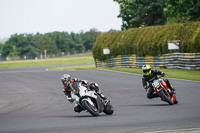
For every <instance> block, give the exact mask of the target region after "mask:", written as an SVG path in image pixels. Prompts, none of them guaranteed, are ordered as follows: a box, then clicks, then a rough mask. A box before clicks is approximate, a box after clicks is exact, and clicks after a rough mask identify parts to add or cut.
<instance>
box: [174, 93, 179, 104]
mask: <svg viewBox="0 0 200 133" xmlns="http://www.w3.org/2000/svg"><path fill="white" fill-rule="evenodd" d="M174 104H178V100H177V98H176V95H175V101H174Z"/></svg>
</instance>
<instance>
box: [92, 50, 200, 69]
mask: <svg viewBox="0 0 200 133" xmlns="http://www.w3.org/2000/svg"><path fill="white" fill-rule="evenodd" d="M95 64H96V67H103V68H105V67H124V68H141V67H142V66H143V65H144V64H149V65H151V67H153V68H163V67H165V68H178V69H199V70H200V53H172V54H164V56H161V57H158V56H155V57H153V56H149V57H139V56H136V55H134V54H133V55H130V56H129V55H119V56H117V57H111V58H109V59H107V60H105V61H99V60H95Z"/></svg>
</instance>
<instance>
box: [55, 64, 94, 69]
mask: <svg viewBox="0 0 200 133" xmlns="http://www.w3.org/2000/svg"><path fill="white" fill-rule="evenodd" d="M66 69H68V70H69V69H70V70H85V69H96V66H95V65H84V66H72V67H59V68H52V69H51V70H66Z"/></svg>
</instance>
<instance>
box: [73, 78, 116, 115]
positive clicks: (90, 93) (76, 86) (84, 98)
mask: <svg viewBox="0 0 200 133" xmlns="http://www.w3.org/2000/svg"><path fill="white" fill-rule="evenodd" d="M71 88H72V89H73V91H71V97H72V99H73V100H74V101H76V104H78V105H80V106H81V107H82V108H83V110H85V111H87V112H89V113H90V114H91V115H93V116H99V113H101V112H104V113H105V114H107V115H112V114H113V112H114V109H113V106H112V105H111V104H110V101H109V100H103V99H102V98H101V97H100V96H99V95H98V94H97V93H96V91H95V90H91V89H89V87H88V86H87V85H86V84H84V83H83V82H81V81H76V82H73V84H72V85H71Z"/></svg>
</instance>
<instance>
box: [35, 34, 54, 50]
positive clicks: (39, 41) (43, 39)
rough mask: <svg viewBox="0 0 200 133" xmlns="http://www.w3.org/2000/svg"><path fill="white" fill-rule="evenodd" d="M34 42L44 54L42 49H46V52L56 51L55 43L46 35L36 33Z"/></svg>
mask: <svg viewBox="0 0 200 133" xmlns="http://www.w3.org/2000/svg"><path fill="white" fill-rule="evenodd" d="M35 44H36V46H37V48H38V49H39V50H40V53H43V54H44V50H47V52H48V54H56V53H57V52H58V49H57V46H56V43H55V42H54V41H53V40H52V39H51V38H50V37H49V36H47V35H42V34H37V35H36V37H35Z"/></svg>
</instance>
